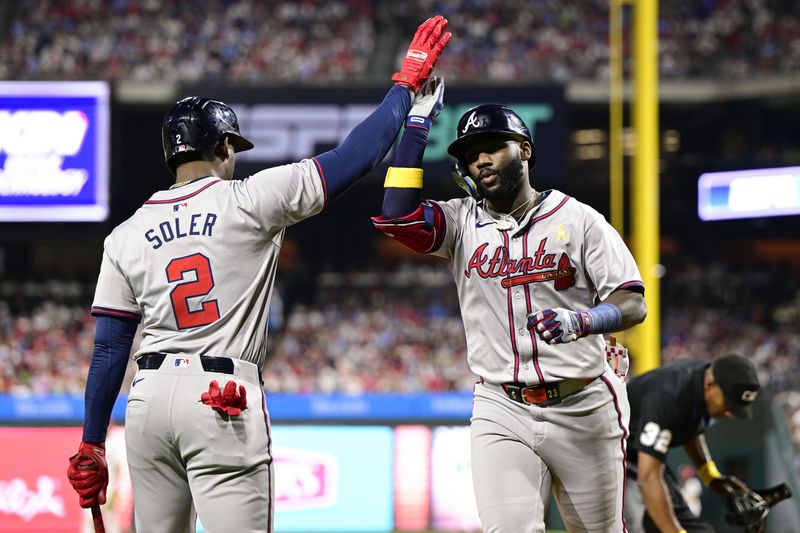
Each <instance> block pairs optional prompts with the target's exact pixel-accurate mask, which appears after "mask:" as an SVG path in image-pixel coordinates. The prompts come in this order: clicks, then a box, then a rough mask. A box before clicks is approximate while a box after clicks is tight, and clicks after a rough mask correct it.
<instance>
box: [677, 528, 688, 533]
mask: <svg viewBox="0 0 800 533" xmlns="http://www.w3.org/2000/svg"><path fill="white" fill-rule="evenodd" d="M678 533H689V532H688V531H686V530H685V529H679V530H678Z"/></svg>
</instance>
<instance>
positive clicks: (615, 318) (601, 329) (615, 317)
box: [581, 303, 622, 333]
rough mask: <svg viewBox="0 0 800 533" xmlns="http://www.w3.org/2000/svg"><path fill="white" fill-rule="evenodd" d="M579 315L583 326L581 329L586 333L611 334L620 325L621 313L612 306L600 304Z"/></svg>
mask: <svg viewBox="0 0 800 533" xmlns="http://www.w3.org/2000/svg"><path fill="white" fill-rule="evenodd" d="M581 315H582V316H583V321H584V324H585V326H584V327H583V328H581V329H583V330H585V331H586V332H587V333H613V332H615V331H617V330H618V329H619V328H620V326H621V325H622V312H621V311H620V310H619V308H618V307H617V306H616V305H613V304H608V303H602V304H600V305H598V306H597V307H593V308H591V309H587V310H586V311H583V312H582V313H581ZM587 318H588V319H587Z"/></svg>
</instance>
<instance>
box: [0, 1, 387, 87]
mask: <svg viewBox="0 0 800 533" xmlns="http://www.w3.org/2000/svg"><path fill="white" fill-rule="evenodd" d="M9 4H13V3H12V2H9ZM373 9H374V2H371V1H369V0H302V1H299V2H298V1H293V0H282V1H275V2H258V1H256V0H235V1H231V0H197V1H191V2H190V1H181V0H70V1H62V0H32V1H30V2H20V3H19V5H17V6H16V11H15V13H14V15H13V20H12V22H11V24H10V27H9V28H8V30H7V32H6V34H5V36H4V37H3V38H2V41H0V42H2V46H0V54H2V56H3V57H4V58H5V59H4V60H3V62H2V64H0V78H5V79H107V80H119V79H123V80H133V81H141V82H152V81H181V82H195V81H199V80H203V81H212V82H222V81H225V82H233V83H237V82H238V83H248V82H265V81H269V82H281V81H288V80H293V81H294V80H307V79H313V80H314V81H315V82H324V81H326V80H348V79H352V78H353V77H359V76H361V75H362V74H363V73H364V72H365V70H366V66H367V61H368V60H369V58H370V54H371V53H372V51H373V49H374V32H375V28H374V25H373V23H372V19H373Z"/></svg>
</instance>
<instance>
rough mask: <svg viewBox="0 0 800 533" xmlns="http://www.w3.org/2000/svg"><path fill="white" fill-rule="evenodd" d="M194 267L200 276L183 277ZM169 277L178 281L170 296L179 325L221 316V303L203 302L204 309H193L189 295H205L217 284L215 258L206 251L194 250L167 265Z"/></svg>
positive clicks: (183, 326)
mask: <svg viewBox="0 0 800 533" xmlns="http://www.w3.org/2000/svg"><path fill="white" fill-rule="evenodd" d="M192 271H194V273H195V276H196V279H194V280H190V281H183V278H184V274H186V273H187V272H192ZM167 280H168V281H170V282H175V281H183V283H178V285H176V286H175V288H174V289H172V292H171V293H170V295H169V297H170V299H171V300H172V311H173V313H174V314H175V322H177V324H178V329H187V328H196V327H198V326H205V325H207V324H211V323H212V322H214V321H216V320H218V319H219V306H218V305H217V301H216V300H209V301H207V302H203V304H202V305H201V306H200V309H198V310H197V311H192V310H191V309H189V298H194V297H197V296H205V295H207V294H208V293H209V292H211V289H213V288H214V277H213V276H212V275H211V262H210V261H209V260H208V258H207V257H206V256H204V255H203V254H192V255H188V256H186V257H176V258H175V259H173V260H172V261H170V262H169V264H168V265H167Z"/></svg>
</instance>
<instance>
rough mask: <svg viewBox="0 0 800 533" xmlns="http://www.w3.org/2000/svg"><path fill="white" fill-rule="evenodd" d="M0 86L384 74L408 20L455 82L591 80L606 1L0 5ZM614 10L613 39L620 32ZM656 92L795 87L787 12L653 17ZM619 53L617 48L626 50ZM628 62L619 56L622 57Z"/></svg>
mask: <svg viewBox="0 0 800 533" xmlns="http://www.w3.org/2000/svg"><path fill="white" fill-rule="evenodd" d="M6 4H7V6H11V7H7V8H6V15H5V16H6V18H7V19H9V22H8V23H7V24H6V26H7V27H6V28H5V31H4V33H3V29H2V28H0V54H2V56H3V57H4V58H5V59H4V61H3V62H2V64H0V79H109V80H118V79H125V80H139V81H144V82H148V81H164V80H177V81H181V82H195V81H200V80H202V81H212V82H219V81H230V82H239V83H249V82H258V83H265V82H266V83H274V82H288V81H299V82H302V81H304V80H311V79H313V80H314V82H315V83H320V82H326V81H350V80H354V79H355V80H358V79H360V78H363V77H371V78H379V77H385V76H386V75H388V74H390V73H391V72H392V71H393V69H394V68H395V66H396V65H394V64H392V61H388V60H385V59H384V58H392V57H393V58H394V62H395V63H399V60H400V54H403V53H405V50H406V46H407V43H408V37H409V36H410V35H411V34H413V32H414V30H415V28H416V27H417V25H418V24H419V23H420V22H421V20H422V19H423V18H425V17H427V16H430V15H432V14H436V13H440V14H443V15H444V16H446V17H447V18H448V19H449V20H450V27H451V30H452V31H453V32H454V34H455V35H456V38H455V39H453V41H452V43H451V45H450V47H449V49H448V51H447V52H446V53H445V54H444V55H443V57H442V61H441V63H440V69H439V72H441V73H443V74H444V75H445V76H446V77H447V78H448V79H461V80H469V81H476V82H482V81H489V80H491V81H506V82H507V81H525V80H546V81H567V80H572V79H603V78H605V77H606V73H607V69H608V46H607V43H608V5H609V2H608V0H584V1H581V2H562V1H559V0H535V1H531V0H445V1H442V0H410V1H407V2H396V1H393V0H278V1H274V2H258V1H256V0H195V1H192V2H190V1H181V0H71V1H66V0H29V1H26V2H19V3H17V2H6ZM631 18H632V17H631V14H630V12H627V10H626V16H625V23H624V27H625V29H626V31H628V30H630V25H631V24H630V23H631ZM659 18H660V23H659V38H660V41H659V53H660V59H661V61H660V69H661V75H662V76H663V77H665V78H733V79H743V78H747V77H751V76H755V75H779V74H790V73H797V72H798V69H800V3H798V2H796V1H794V0H671V1H670V2H661V4H660V14H659ZM626 43H627V48H630V39H626ZM626 56H628V57H629V56H630V54H629V53H628V54H626Z"/></svg>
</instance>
